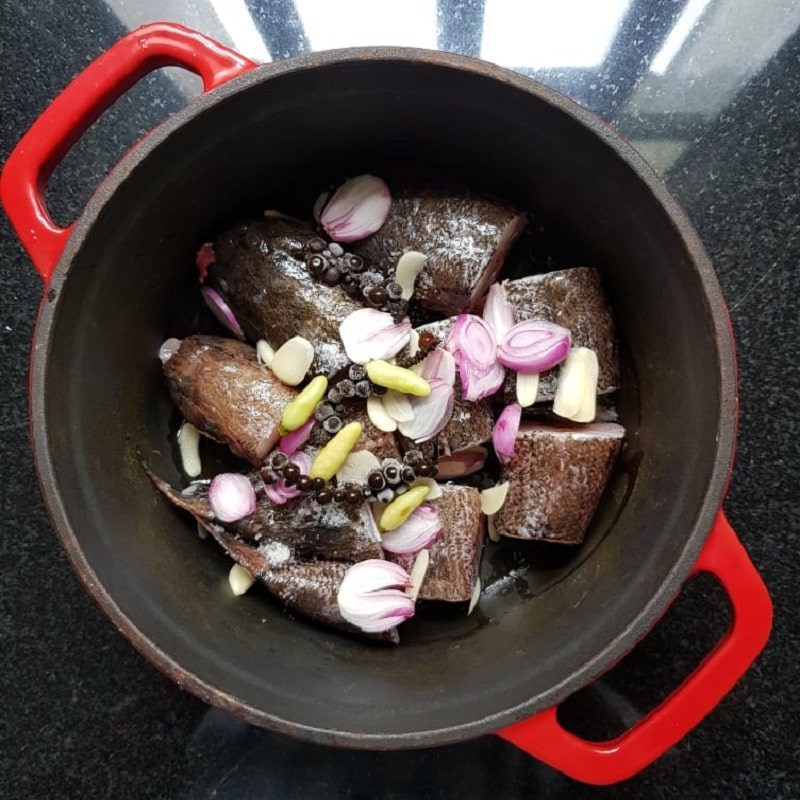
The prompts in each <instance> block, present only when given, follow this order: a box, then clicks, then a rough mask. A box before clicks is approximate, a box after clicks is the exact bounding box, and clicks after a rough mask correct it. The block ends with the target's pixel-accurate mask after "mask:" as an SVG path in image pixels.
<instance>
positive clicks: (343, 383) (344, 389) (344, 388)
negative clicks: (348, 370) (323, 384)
mask: <svg viewBox="0 0 800 800" xmlns="http://www.w3.org/2000/svg"><path fill="white" fill-rule="evenodd" d="M336 388H337V389H338V390H339V391H340V392H341V394H342V397H346V398H350V397H355V395H356V386H355V384H354V383H353V381H351V380H350V378H342V380H340V381H339V383H337V384H336Z"/></svg>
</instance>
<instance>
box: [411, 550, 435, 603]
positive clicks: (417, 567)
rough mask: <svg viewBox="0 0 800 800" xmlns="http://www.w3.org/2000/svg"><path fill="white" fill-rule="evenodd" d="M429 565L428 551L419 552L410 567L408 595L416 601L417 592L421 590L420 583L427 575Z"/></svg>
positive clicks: (429, 556) (429, 555)
mask: <svg viewBox="0 0 800 800" xmlns="http://www.w3.org/2000/svg"><path fill="white" fill-rule="evenodd" d="M430 563H431V554H430V552H429V551H428V550H420V551H419V553H417V557H416V558H415V559H414V564H413V565H412V567H411V572H410V573H409V574H410V577H411V586H410V587H409V588H408V593H409V594H410V595H411V597H412V598H413V599H414V601H416V599H417V596H418V595H419V590H420V589H421V588H422V581H424V580H425V575H426V574H427V573H428V566H429V565H430Z"/></svg>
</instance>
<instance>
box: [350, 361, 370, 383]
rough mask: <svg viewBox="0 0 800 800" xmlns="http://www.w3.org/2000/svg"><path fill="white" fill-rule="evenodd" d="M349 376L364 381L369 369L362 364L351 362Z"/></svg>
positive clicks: (353, 379) (354, 379) (351, 378)
mask: <svg viewBox="0 0 800 800" xmlns="http://www.w3.org/2000/svg"><path fill="white" fill-rule="evenodd" d="M347 377H348V378H350V380H351V381H363V380H364V378H366V377H367V370H366V368H365V367H362V366H361V364H351V365H350V369H348V370H347Z"/></svg>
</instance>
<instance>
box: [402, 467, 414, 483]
mask: <svg viewBox="0 0 800 800" xmlns="http://www.w3.org/2000/svg"><path fill="white" fill-rule="evenodd" d="M400 477H401V480H402V481H403V483H413V482H414V481H415V480H416V479H417V474H416V472H414V469H413V467H403V469H402V471H401V473H400Z"/></svg>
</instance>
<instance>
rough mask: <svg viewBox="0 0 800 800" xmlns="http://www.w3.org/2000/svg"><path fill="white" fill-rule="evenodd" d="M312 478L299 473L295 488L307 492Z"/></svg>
mask: <svg viewBox="0 0 800 800" xmlns="http://www.w3.org/2000/svg"><path fill="white" fill-rule="evenodd" d="M311 484H312V479H311V478H309V477H308V475H301V476H300V477H299V478H298V479H297V488H298V489H299V490H300V491H301V492H307V491H308V490H309V489H310V488H311Z"/></svg>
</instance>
